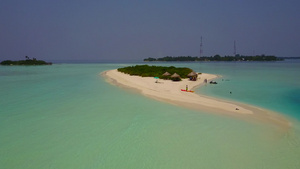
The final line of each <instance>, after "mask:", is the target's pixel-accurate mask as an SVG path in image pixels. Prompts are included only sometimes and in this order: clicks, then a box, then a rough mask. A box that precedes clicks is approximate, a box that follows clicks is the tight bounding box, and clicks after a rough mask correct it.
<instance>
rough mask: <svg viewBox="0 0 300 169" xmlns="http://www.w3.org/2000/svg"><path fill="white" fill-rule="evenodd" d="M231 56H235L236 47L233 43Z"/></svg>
mask: <svg viewBox="0 0 300 169" xmlns="http://www.w3.org/2000/svg"><path fill="white" fill-rule="evenodd" d="M233 55H234V56H235V55H236V46H235V41H234V42H233Z"/></svg>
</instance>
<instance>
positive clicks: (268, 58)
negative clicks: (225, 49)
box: [144, 55, 283, 62]
mask: <svg viewBox="0 0 300 169" xmlns="http://www.w3.org/2000/svg"><path fill="white" fill-rule="evenodd" d="M282 60H283V58H278V57H276V56H272V55H256V56H244V55H235V56H224V57H222V56H220V55H215V56H203V57H197V56H195V57H192V56H166V57H162V58H151V57H149V58H146V59H144V61H148V62H151V61H282Z"/></svg>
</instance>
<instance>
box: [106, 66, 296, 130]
mask: <svg viewBox="0 0 300 169" xmlns="http://www.w3.org/2000/svg"><path fill="white" fill-rule="evenodd" d="M102 75H103V76H105V77H106V79H107V81H108V82H109V83H111V84H114V85H118V86H121V87H127V88H132V89H136V90H137V91H138V92H139V93H141V94H143V95H145V96H147V97H150V98H154V99H156V100H159V101H163V102H167V103H171V104H174V105H178V106H183V107H186V108H189V109H194V110H200V111H204V112H210V113H216V114H220V115H229V116H232V117H238V118H242V119H244V120H247V121H252V122H253V121H254V122H263V123H269V124H271V125H274V126H277V127H279V128H281V129H289V128H290V127H291V125H292V124H291V122H290V121H289V120H287V118H286V117H285V116H283V115H281V114H279V113H277V112H273V111H270V110H266V109H263V108H259V107H255V106H252V105H248V104H243V103H238V102H233V101H228V100H223V99H217V98H212V97H208V96H205V95H199V94H196V93H193V92H184V91H181V89H186V87H187V86H188V90H193V89H195V88H196V87H201V86H202V85H209V84H206V83H205V82H204V80H205V79H207V81H211V80H213V79H216V78H218V77H219V76H218V75H213V74H207V73H202V74H200V75H199V76H198V79H197V81H190V80H188V79H182V81H179V82H174V81H171V80H162V79H159V80H157V79H154V78H153V77H140V76H131V75H128V74H125V73H121V72H119V71H117V69H114V70H109V71H105V72H103V73H102Z"/></svg>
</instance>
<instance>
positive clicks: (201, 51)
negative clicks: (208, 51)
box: [200, 36, 203, 58]
mask: <svg viewBox="0 0 300 169" xmlns="http://www.w3.org/2000/svg"><path fill="white" fill-rule="evenodd" d="M202 53H203V50H202V36H201V39H200V58H201V57H202Z"/></svg>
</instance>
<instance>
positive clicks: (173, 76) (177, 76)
mask: <svg viewBox="0 0 300 169" xmlns="http://www.w3.org/2000/svg"><path fill="white" fill-rule="evenodd" d="M171 78H180V76H179V74H177V73H174V74H173V75H172V76H171Z"/></svg>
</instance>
